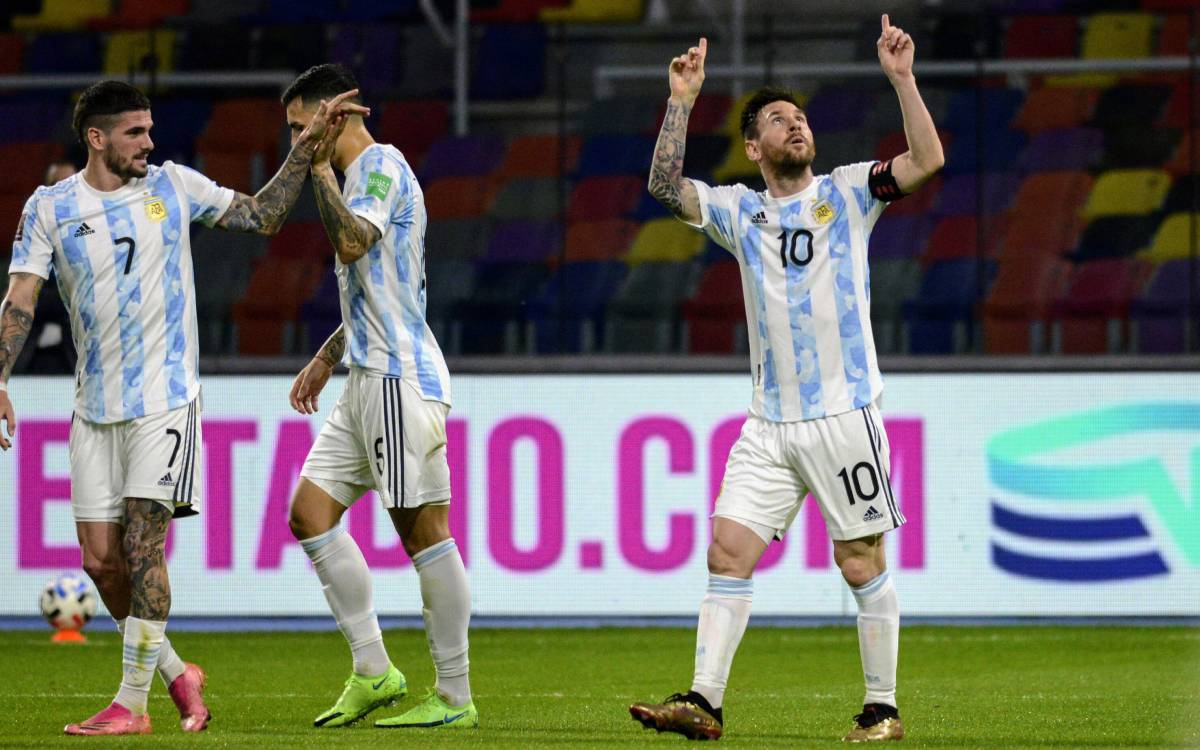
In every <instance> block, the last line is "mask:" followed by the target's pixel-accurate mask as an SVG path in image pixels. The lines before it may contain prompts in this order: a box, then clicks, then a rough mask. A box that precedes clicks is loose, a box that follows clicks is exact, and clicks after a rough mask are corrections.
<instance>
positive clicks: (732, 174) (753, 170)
mask: <svg viewBox="0 0 1200 750" xmlns="http://www.w3.org/2000/svg"><path fill="white" fill-rule="evenodd" d="M813 138H814V140H815V139H817V138H818V136H816V135H814V136H813ZM684 160H685V162H686V154H685V157H684ZM760 174H761V172H759V169H758V165H757V164H755V163H754V162H752V161H750V159H749V157H747V156H746V144H745V141H743V140H742V138H741V136H738V137H736V138H730V139H729V146H728V148H727V150H726V151H725V158H724V159H722V160H721V163H720V164H718V165H717V166H716V168H714V169H713V171H712V176H713V179H714V180H716V181H717V182H720V183H730V182H746V181H747V180H748V179H749V178H754V177H758V176H759V175H760Z"/></svg>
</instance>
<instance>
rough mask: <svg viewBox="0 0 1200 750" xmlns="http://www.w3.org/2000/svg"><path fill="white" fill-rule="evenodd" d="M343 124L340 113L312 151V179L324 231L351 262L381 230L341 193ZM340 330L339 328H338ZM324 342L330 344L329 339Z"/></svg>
mask: <svg viewBox="0 0 1200 750" xmlns="http://www.w3.org/2000/svg"><path fill="white" fill-rule="evenodd" d="M344 127H346V118H345V117H341V118H339V119H338V120H337V121H336V122H335V123H334V125H333V127H331V128H330V129H329V132H328V133H326V135H325V138H324V140H322V141H321V145H320V147H318V149H317V151H316V153H315V154H313V160H312V179H313V196H314V197H315V198H316V199H317V210H318V211H319V212H320V213H321V223H322V224H324V225H325V233H326V234H327V235H329V241H330V242H331V243H333V250H334V252H336V253H337V257H338V260H340V261H341V262H342V263H346V264H349V263H353V262H354V261H356V260H358V259H359V258H361V257H363V256H364V255H366V254H367V251H368V250H370V249H371V248H372V247H373V246H374V245H375V243H376V242H379V237H380V234H379V230H378V229H377V228H376V227H375V225H374V224H372V223H371V222H369V221H367V220H366V219H364V218H363V217H361V216H359V215H357V214H355V213H354V212H353V211H351V210H350V207H349V206H347V205H346V200H345V199H344V198H343V197H342V190H341V188H339V187H338V181H337V175H336V174H334V171H333V165H332V164H331V163H330V157H331V156H332V155H333V148H334V146H335V145H336V144H337V139H338V136H339V135H340V134H341V132H342V129H343V128H344ZM340 331H341V329H340V328H339V329H338V332H340ZM335 335H336V334H335ZM330 341H332V338H331V339H330ZM325 344H326V347H328V345H329V341H327V342H325ZM326 347H322V349H321V350H322V351H324V350H325V348H326ZM341 356H342V355H341V353H340V352H339V353H338V356H337V358H336V359H335V360H334V361H335V362H336V361H337V360H340V359H341Z"/></svg>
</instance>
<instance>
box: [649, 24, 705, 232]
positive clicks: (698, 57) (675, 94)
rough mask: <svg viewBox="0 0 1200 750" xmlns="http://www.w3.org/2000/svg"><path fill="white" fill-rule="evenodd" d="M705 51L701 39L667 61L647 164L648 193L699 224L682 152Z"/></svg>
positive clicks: (701, 78) (693, 189) (697, 203)
mask: <svg viewBox="0 0 1200 750" xmlns="http://www.w3.org/2000/svg"><path fill="white" fill-rule="evenodd" d="M707 54H708V40H707V39H704V38H701V39H700V46H698V47H692V48H691V49H690V50H688V52H687V54H685V55H680V56H679V57H676V58H675V59H674V60H672V61H671V66H670V68H669V69H668V74H667V75H668V78H669V80H670V83H671V98H670V99H668V100H667V114H666V116H665V117H663V124H662V130H661V131H659V134H658V142H657V143H656V144H655V145H654V157H653V159H652V162H651V164H650V184H649V186H648V189H649V190H650V194H651V195H653V196H654V197H655V198H656V199H658V202H659V203H661V204H663V205H664V206H666V207H667V209H668V210H669V211H670V212H671V213H673V214H675V215H676V216H678V217H679V218H681V219H683V220H684V221H687V222H689V223H691V224H699V223H700V220H701V218H702V217H701V216H700V198H699V196H698V195H697V194H696V187H695V185H693V184H692V183H691V181H690V180H685V179H683V152H684V146H685V144H686V142H687V121H688V115H690V114H691V112H692V105H693V104H694V103H695V102H696V97H697V96H699V94H700V86H701V85H702V84H703V83H704V58H705V56H706V55H707Z"/></svg>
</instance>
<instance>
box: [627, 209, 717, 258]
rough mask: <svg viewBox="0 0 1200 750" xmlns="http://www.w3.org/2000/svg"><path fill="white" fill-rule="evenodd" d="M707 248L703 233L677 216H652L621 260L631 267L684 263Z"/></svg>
mask: <svg viewBox="0 0 1200 750" xmlns="http://www.w3.org/2000/svg"><path fill="white" fill-rule="evenodd" d="M703 249H704V235H702V234H700V233H699V232H697V231H696V230H694V229H691V228H690V227H688V226H687V225H686V224H684V223H683V222H682V221H679V220H678V219H652V220H651V221H648V222H646V223H645V224H643V225H642V228H641V229H640V230H639V231H638V233H637V236H635V237H634V238H633V247H631V248H629V252H628V253H626V254H625V257H624V258H623V259H622V260H624V261H625V262H626V263H628V264H629V265H631V266H636V265H638V264H639V263H649V262H652V261H671V262H682V261H688V260H691V259H692V258H694V257H696V256H697V255H698V254H699V253H700V251H701V250H703Z"/></svg>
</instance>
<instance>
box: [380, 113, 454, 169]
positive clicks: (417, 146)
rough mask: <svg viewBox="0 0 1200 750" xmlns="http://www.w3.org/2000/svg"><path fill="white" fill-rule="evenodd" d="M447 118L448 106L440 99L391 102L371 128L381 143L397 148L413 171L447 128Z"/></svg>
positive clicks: (448, 117)
mask: <svg viewBox="0 0 1200 750" xmlns="http://www.w3.org/2000/svg"><path fill="white" fill-rule="evenodd" d="M449 121H450V111H449V106H448V105H447V104H446V102H444V101H442V100H440V99H421V100H412V101H390V102H386V103H385V104H384V105H383V111H382V112H381V113H380V114H379V119H378V120H375V121H374V122H373V123H372V128H373V129H374V131H375V135H376V137H377V138H378V139H379V141H380V142H381V143H390V144H392V145H393V146H395V147H396V148H398V149H400V151H401V152H402V153H403V154H404V158H405V159H406V160H407V161H408V163H409V165H410V166H411V167H412V168H413V169H414V170H415V169H416V168H417V167H419V166H420V164H421V161H422V160H423V159H424V158H425V154H426V153H428V151H429V147H430V146H432V145H433V143H434V141H436V140H438V139H439V138H441V137H442V136H444V135H446V133H447V132H448V131H449Z"/></svg>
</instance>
